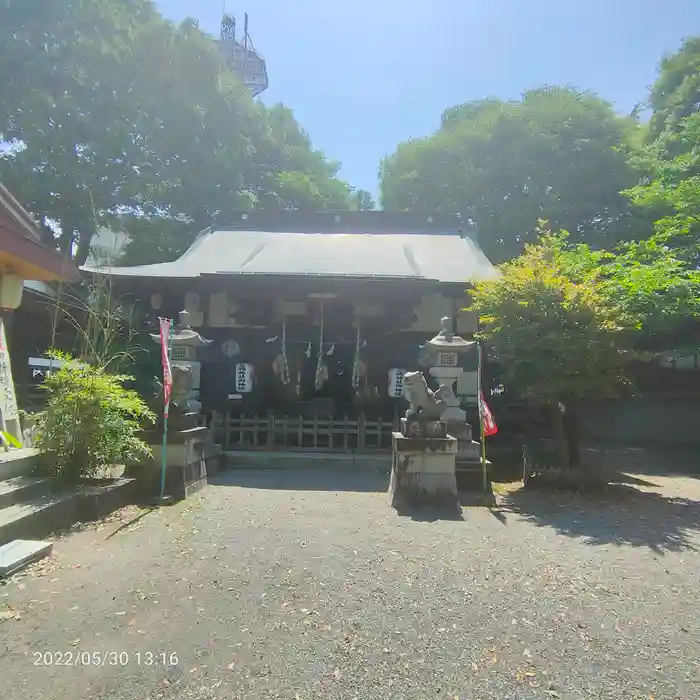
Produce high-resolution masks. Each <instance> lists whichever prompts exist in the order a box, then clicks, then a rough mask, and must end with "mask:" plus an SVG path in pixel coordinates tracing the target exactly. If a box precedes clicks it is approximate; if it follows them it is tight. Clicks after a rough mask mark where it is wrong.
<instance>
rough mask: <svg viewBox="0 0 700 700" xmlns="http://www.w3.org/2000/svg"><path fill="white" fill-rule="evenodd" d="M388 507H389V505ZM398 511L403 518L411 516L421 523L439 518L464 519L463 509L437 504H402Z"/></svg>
mask: <svg viewBox="0 0 700 700" xmlns="http://www.w3.org/2000/svg"><path fill="white" fill-rule="evenodd" d="M387 507H389V506H388V505H387ZM396 513H397V514H398V515H400V516H401V517H402V518H410V519H411V520H413V521H415V522H419V523H435V522H437V521H438V520H451V521H453V522H460V521H462V522H463V521H464V516H463V515H462V513H461V511H458V510H456V509H454V508H438V507H435V506H408V505H405V506H401V507H399V508H397V509H396Z"/></svg>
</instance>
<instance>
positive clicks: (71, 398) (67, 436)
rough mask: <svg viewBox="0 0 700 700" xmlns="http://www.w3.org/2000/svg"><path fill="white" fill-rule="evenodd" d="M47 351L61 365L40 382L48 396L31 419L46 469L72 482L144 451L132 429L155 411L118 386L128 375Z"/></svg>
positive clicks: (133, 394)
mask: <svg viewBox="0 0 700 700" xmlns="http://www.w3.org/2000/svg"><path fill="white" fill-rule="evenodd" d="M52 356H53V357H54V358H56V359H60V360H62V361H63V362H64V364H63V365H62V366H61V367H60V368H59V369H57V370H54V372H52V373H51V374H50V375H49V376H48V377H47V378H46V379H45V381H44V384H43V388H44V389H45V390H46V391H47V392H48V400H47V403H46V409H45V411H43V412H42V413H41V414H40V415H39V416H38V418H37V422H36V442H35V444H36V447H38V448H39V449H40V450H41V451H42V453H43V456H44V460H43V462H44V465H45V468H46V470H47V471H48V472H49V473H50V474H51V475H54V476H60V477H62V478H64V479H66V480H68V481H77V480H79V479H81V478H89V477H95V476H100V475H101V474H102V473H103V471H104V470H105V468H108V467H110V466H112V465H114V464H124V463H125V462H127V461H130V460H132V459H138V457H140V456H147V455H149V454H150V449H149V447H148V445H146V443H145V442H143V441H142V440H141V439H139V437H138V431H139V430H140V429H141V427H142V423H144V422H151V423H152V422H154V420H155V415H154V414H153V412H152V411H151V410H150V409H149V408H148V406H147V405H146V403H145V402H144V401H143V399H142V398H141V397H140V396H139V395H138V394H137V393H136V392H135V391H132V390H130V389H126V388H124V386H123V384H124V382H126V381H129V380H130V379H131V377H129V376H127V375H121V374H111V373H109V372H107V371H106V370H105V369H104V368H102V367H98V366H93V365H89V364H84V363H78V362H77V361H76V360H74V359H73V358H72V357H70V356H68V355H64V354H62V353H52Z"/></svg>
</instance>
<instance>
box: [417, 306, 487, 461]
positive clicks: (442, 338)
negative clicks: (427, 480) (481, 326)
mask: <svg viewBox="0 0 700 700" xmlns="http://www.w3.org/2000/svg"><path fill="white" fill-rule="evenodd" d="M440 325H441V329H440V332H439V333H438V334H437V335H436V336H435V337H434V338H433V339H432V340H429V341H428V342H427V343H426V349H428V350H430V356H431V364H432V366H431V367H430V369H429V370H428V371H429V373H430V376H431V377H434V378H435V379H436V380H437V382H438V384H439V385H440V389H439V391H438V392H437V393H438V394H439V396H440V398H441V399H442V400H443V401H444V402H445V404H446V408H445V410H444V411H443V412H442V414H441V415H440V420H443V421H445V423H446V424H447V432H448V433H449V434H450V435H452V436H453V437H455V438H457V440H458V443H459V447H458V450H457V463H458V464H460V463H461V464H463V465H467V464H472V463H474V462H475V461H477V460H478V459H479V443H477V442H475V441H474V440H472V428H471V425H469V423H467V414H466V412H465V411H464V410H463V409H462V408H460V405H459V399H458V398H457V396H456V394H455V389H454V387H455V384H456V383H457V382H458V380H459V378H460V377H461V376H462V374H464V370H463V369H462V368H461V367H460V366H459V358H460V356H461V355H464V354H466V353H468V352H476V351H477V343H476V341H475V340H465V339H464V338H462V337H460V336H458V335H455V334H454V333H453V332H452V319H450V318H449V317H448V316H445V317H443V318H442V319H441V321H440Z"/></svg>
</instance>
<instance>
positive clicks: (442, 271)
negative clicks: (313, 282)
mask: <svg viewBox="0 0 700 700" xmlns="http://www.w3.org/2000/svg"><path fill="white" fill-rule="evenodd" d="M94 269H95V268H93V270H94ZM101 271H103V272H106V273H109V274H111V275H115V276H120V277H127V276H128V277H170V278H193V277H201V276H205V275H236V276H242V275H256V276H263V275H275V276H314V277H345V278H374V279H421V280H432V281H437V282H443V283H465V282H471V281H478V280H482V279H488V278H491V277H494V276H496V275H498V272H497V270H496V269H495V268H494V266H493V265H492V264H491V263H490V262H489V260H488V259H487V258H486V256H485V255H484V253H483V251H482V250H481V248H480V247H479V246H478V245H477V243H476V242H475V241H474V240H473V239H472V238H471V237H469V236H468V235H465V234H459V233H456V232H455V233H401V232H400V231H392V232H389V233H382V232H374V233H367V232H361V231H360V232H343V233H337V232H328V233H318V232H307V231H303V232H301V231H297V232H294V231H259V230H257V231H255V230H252V231H251V230H223V229H222V230H207V231H204V232H202V233H201V234H200V236H199V237H198V238H197V240H196V241H195V242H194V243H193V244H192V246H191V247H190V248H189V250H187V252H185V253H184V254H183V255H182V256H181V257H180V258H179V259H177V260H175V261H173V262H167V263H157V264H154V265H138V266H135V267H111V268H109V269H106V268H104V269H102V270H101Z"/></svg>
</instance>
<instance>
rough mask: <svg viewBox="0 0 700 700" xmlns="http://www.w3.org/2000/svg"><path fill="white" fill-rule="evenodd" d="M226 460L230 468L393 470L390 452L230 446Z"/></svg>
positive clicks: (226, 452)
mask: <svg viewBox="0 0 700 700" xmlns="http://www.w3.org/2000/svg"><path fill="white" fill-rule="evenodd" d="M224 454H225V455H226V464H227V466H228V467H231V468H234V469H235V468H237V467H240V468H243V469H250V468H253V467H259V468H261V469H309V468H320V469H328V470H346V469H347V470H351V471H357V470H365V469H366V470H369V471H386V472H387V473H388V472H389V471H391V452H377V453H371V452H368V453H362V452H358V453H342V452H320V451H319V452H303V451H301V450H300V451H299V452H294V451H289V452H287V451H282V450H279V451H277V450H269V451H267V450H227V451H225V452H224Z"/></svg>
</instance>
